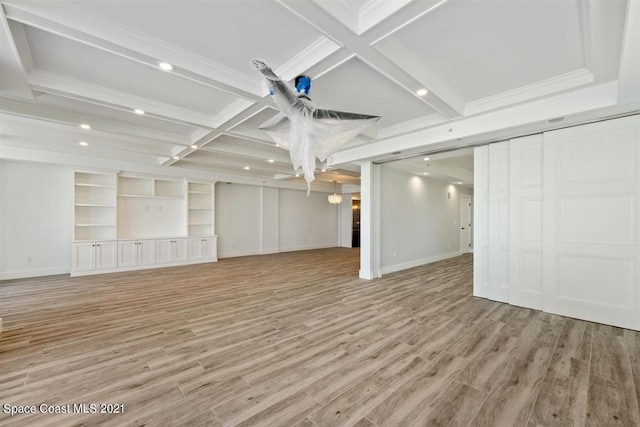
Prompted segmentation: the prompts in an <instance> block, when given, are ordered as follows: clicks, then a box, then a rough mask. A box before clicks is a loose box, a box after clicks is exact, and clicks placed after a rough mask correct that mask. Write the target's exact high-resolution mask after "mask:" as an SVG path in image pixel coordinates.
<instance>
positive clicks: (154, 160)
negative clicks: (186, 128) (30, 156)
mask: <svg viewBox="0 0 640 427" xmlns="http://www.w3.org/2000/svg"><path fill="white" fill-rule="evenodd" d="M0 145H1V146H2V147H3V151H4V150H5V149H6V148H8V147H12V146H13V147H19V148H29V149H34V150H47V151H50V152H52V153H54V152H57V153H69V154H75V153H80V152H82V153H83V154H85V155H88V156H95V157H97V158H103V159H116V160H117V159H120V158H122V154H123V153H122V149H123V147H117V148H115V149H114V144H110V143H109V142H105V141H93V142H92V143H91V144H89V145H88V146H86V147H83V146H80V145H78V143H77V142H73V141H71V140H68V139H66V140H65V139H60V138H49V139H48V140H46V144H43V139H42V136H38V135H33V134H29V135H17V134H13V133H9V134H3V136H2V142H1V143H0ZM126 157H127V158H128V159H129V160H131V161H135V162H138V163H148V164H159V159H160V156H156V155H153V154H145V153H141V152H139V151H133V150H132V149H131V148H130V149H129V150H128V151H127V152H126Z"/></svg>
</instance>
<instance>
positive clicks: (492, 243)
mask: <svg viewBox="0 0 640 427" xmlns="http://www.w3.org/2000/svg"><path fill="white" fill-rule="evenodd" d="M489 299H491V300H494V301H500V302H508V301H509V141H504V142H498V143H496V144H491V145H489Z"/></svg>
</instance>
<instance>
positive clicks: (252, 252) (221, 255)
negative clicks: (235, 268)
mask: <svg viewBox="0 0 640 427" xmlns="http://www.w3.org/2000/svg"><path fill="white" fill-rule="evenodd" d="M261 254H262V252H260V250H250V251H229V252H227V251H225V252H220V249H218V258H236V257H239V256H251V255H261Z"/></svg>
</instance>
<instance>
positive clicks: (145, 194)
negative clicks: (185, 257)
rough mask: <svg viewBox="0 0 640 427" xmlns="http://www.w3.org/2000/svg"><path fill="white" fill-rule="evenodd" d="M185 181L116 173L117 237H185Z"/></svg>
mask: <svg viewBox="0 0 640 427" xmlns="http://www.w3.org/2000/svg"><path fill="white" fill-rule="evenodd" d="M186 187H187V183H186V181H185V180H168V179H158V178H149V177H137V176H123V175H120V176H118V209H117V211H118V214H117V217H118V227H117V237H118V239H142V238H162V237H168V236H171V237H173V236H187V227H186V226H185V223H186V216H187V209H186V200H187V199H186Z"/></svg>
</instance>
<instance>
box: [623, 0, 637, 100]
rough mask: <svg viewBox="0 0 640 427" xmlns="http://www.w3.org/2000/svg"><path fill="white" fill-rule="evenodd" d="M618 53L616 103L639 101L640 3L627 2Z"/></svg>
mask: <svg viewBox="0 0 640 427" xmlns="http://www.w3.org/2000/svg"><path fill="white" fill-rule="evenodd" d="M626 18H627V19H626V20H625V27H624V33H623V34H622V49H621V51H620V67H619V77H618V84H619V91H618V96H619V98H618V102H620V103H630V102H638V100H640V2H638V1H631V0H630V1H628V2H627V16H626Z"/></svg>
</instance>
